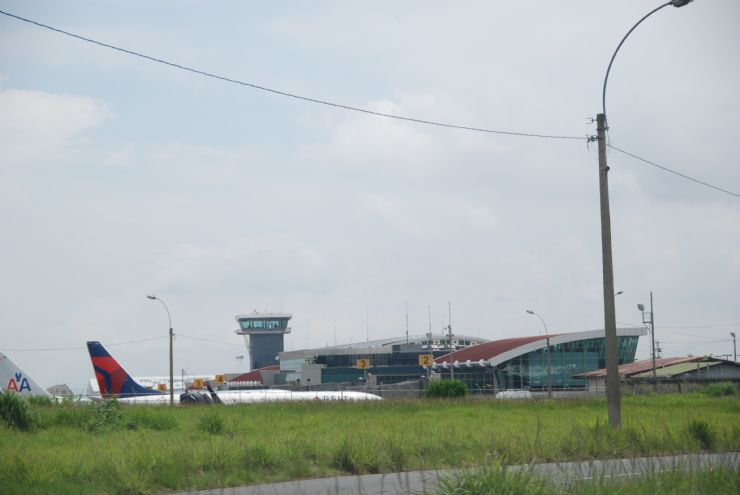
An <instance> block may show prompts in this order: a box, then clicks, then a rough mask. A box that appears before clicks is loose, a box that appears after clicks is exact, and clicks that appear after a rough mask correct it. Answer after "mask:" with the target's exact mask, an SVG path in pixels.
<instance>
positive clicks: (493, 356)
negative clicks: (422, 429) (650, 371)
mask: <svg viewBox="0 0 740 495" xmlns="http://www.w3.org/2000/svg"><path fill="white" fill-rule="evenodd" d="M646 333H647V332H646V330H645V328H643V327H639V328H618V329H617V345H618V356H619V364H620V365H621V364H626V363H631V362H633V361H634V360H635V353H636V350H637V342H638V339H639V337H640V336H643V335H646ZM548 340H549V347H548V345H547V344H548ZM604 345H605V338H604V330H591V331H585V332H572V333H560V334H553V335H549V336H546V335H537V336H528V337H516V338H509V339H501V340H494V341H488V340H486V339H482V338H479V337H471V336H467V335H452V336H451V337H450V336H449V335H447V334H426V335H422V336H414V337H406V336H403V337H398V338H389V339H381V340H375V341H370V342H362V343H357V344H348V345H338V346H325V347H322V348H315V349H303V350H296V351H286V352H280V353H279V354H278V359H277V361H278V362H279V364H278V365H273V366H270V367H265V368H263V369H257V370H254V371H253V372H251V373H250V376H249V377H248V378H249V379H250V380H259V381H260V382H261V383H262V384H263V385H268V386H275V385H301V386H305V385H309V386H318V385H323V386H325V387H330V386H332V385H334V386H339V384H352V385H359V384H362V383H366V381H367V382H368V383H370V384H372V385H391V384H396V383H399V382H404V381H411V380H419V379H420V378H422V377H425V378H442V379H448V378H453V377H454V378H455V379H458V380H462V381H464V382H465V383H466V384H467V385H468V388H469V390H470V391H471V392H472V393H490V392H495V391H498V390H506V389H526V390H544V389H546V388H547V384H548V380H549V381H550V383H551V384H552V388H553V389H557V390H564V389H575V390H583V389H585V388H586V387H587V383H586V381H585V380H583V379H580V378H576V377H575V376H576V375H580V374H582V373H585V372H588V371H593V370H597V369H600V368H604V367H605V366H606V353H605V347H604ZM548 352H549V358H550V365H549V366H548ZM430 357H431V359H430V360H429V361H430V365H428V366H423V365H422V364H421V362H422V361H424V360H425V359H429V358H430Z"/></svg>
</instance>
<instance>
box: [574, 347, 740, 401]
mask: <svg viewBox="0 0 740 495" xmlns="http://www.w3.org/2000/svg"><path fill="white" fill-rule="evenodd" d="M619 377H620V379H622V380H630V381H631V382H645V383H652V380H653V360H652V359H645V360H642V361H635V362H634V363H630V364H624V365H622V366H619ZM655 377H656V380H657V381H658V382H659V383H667V382H671V381H681V380H686V381H688V380H690V381H697V382H701V381H704V382H709V381H724V380H727V381H736V382H740V363H736V362H734V361H729V360H726V359H718V358H714V357H711V356H686V357H670V358H658V359H656V360H655ZM574 378H576V379H580V380H583V381H584V382H585V383H586V384H587V387H588V389H589V390H591V391H594V392H601V391H604V390H605V389H606V370H605V369H598V370H594V371H590V372H587V373H581V374H579V375H577V376H575V377H574Z"/></svg>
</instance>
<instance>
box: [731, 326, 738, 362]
mask: <svg viewBox="0 0 740 495" xmlns="http://www.w3.org/2000/svg"><path fill="white" fill-rule="evenodd" d="M730 335H731V336H732V360H733V361H735V362H736V363H737V345H735V344H736V342H735V332H730Z"/></svg>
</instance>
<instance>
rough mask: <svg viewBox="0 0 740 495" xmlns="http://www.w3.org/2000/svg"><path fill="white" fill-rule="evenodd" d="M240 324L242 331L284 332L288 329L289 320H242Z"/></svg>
mask: <svg viewBox="0 0 740 495" xmlns="http://www.w3.org/2000/svg"><path fill="white" fill-rule="evenodd" d="M239 324H240V325H241V327H242V330H277V329H280V330H283V329H286V328H288V320H286V319H267V320H241V321H239Z"/></svg>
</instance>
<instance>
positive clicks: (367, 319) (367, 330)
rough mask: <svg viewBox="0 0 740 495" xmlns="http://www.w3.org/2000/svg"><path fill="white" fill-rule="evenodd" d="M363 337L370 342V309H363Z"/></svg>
mask: <svg viewBox="0 0 740 495" xmlns="http://www.w3.org/2000/svg"><path fill="white" fill-rule="evenodd" d="M365 338H366V339H367V341H368V342H370V310H369V309H366V310H365Z"/></svg>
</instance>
